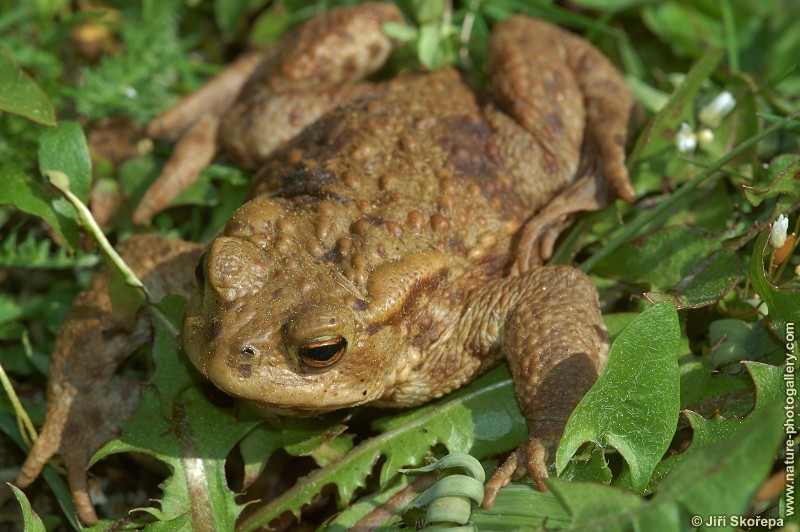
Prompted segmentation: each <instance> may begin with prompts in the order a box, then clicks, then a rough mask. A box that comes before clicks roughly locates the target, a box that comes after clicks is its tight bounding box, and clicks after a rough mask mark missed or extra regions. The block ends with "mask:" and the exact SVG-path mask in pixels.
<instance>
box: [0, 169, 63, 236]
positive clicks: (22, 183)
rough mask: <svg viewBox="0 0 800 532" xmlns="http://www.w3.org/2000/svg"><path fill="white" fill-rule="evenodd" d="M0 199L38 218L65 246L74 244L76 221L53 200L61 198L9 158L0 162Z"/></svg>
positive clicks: (56, 200)
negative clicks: (0, 185) (51, 193)
mask: <svg viewBox="0 0 800 532" xmlns="http://www.w3.org/2000/svg"><path fill="white" fill-rule="evenodd" d="M0 178H1V179H2V181H3V186H2V187H0V203H8V204H11V205H13V206H14V207H16V208H17V209H19V210H21V211H23V212H27V213H28V214H32V215H34V216H37V217H39V218H41V219H42V220H44V221H45V223H47V225H49V226H50V227H51V228H52V229H53V231H54V232H55V234H56V236H57V237H58V238H59V239H60V240H61V241H62V242H63V243H64V245H65V246H66V247H67V248H68V249H69V250H73V249H75V248H76V247H77V246H78V222H77V220H76V219H75V217H74V210H73V216H72V217H70V216H65V215H63V214H62V213H61V212H60V211H59V210H57V209H56V206H55V204H56V203H58V202H60V201H62V198H56V197H54V196H51V195H50V194H49V193H47V191H45V189H44V188H43V187H42V186H41V185H40V184H39V183H37V182H36V181H34V180H33V179H32V178H31V177H29V176H28V175H27V174H26V173H25V172H24V171H23V170H22V169H21V168H20V167H18V166H17V165H16V164H15V163H13V162H11V161H4V162H2V163H0Z"/></svg>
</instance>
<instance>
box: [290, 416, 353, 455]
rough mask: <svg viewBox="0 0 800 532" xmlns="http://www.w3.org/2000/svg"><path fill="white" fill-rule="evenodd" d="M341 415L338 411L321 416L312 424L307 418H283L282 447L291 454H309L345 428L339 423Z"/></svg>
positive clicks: (345, 427) (345, 428)
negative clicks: (327, 415)
mask: <svg viewBox="0 0 800 532" xmlns="http://www.w3.org/2000/svg"><path fill="white" fill-rule="evenodd" d="M341 417H342V416H341V414H340V413H335V415H334V416H329V417H325V416H321V417H320V418H319V419H316V420H315V423H313V424H310V423H308V420H307V419H298V418H290V417H287V418H284V419H283V423H282V427H281V428H282V430H281V438H282V440H283V448H284V449H285V450H286V452H287V453H289V454H290V455H292V456H308V455H310V454H311V453H313V452H314V451H316V450H317V449H318V448H319V447H321V446H322V445H324V444H325V443H327V442H329V441H331V440H333V439H334V438H336V437H337V436H338V435H340V434H341V433H342V432H344V431H345V430H347V426H345V425H342V424H341V423H340V420H341Z"/></svg>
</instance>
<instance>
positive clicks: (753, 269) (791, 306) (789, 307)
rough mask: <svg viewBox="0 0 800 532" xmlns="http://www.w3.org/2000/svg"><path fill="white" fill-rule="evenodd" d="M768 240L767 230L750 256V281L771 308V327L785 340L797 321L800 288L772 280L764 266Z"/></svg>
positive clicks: (768, 316) (768, 318) (768, 317)
mask: <svg viewBox="0 0 800 532" xmlns="http://www.w3.org/2000/svg"><path fill="white" fill-rule="evenodd" d="M768 240H769V234H768V233H767V232H763V233H761V234H760V235H758V238H757V239H756V243H755V246H754V248H753V254H752V256H751V257H750V282H751V283H752V284H753V289H754V290H755V291H756V292H757V293H758V295H759V296H761V299H763V300H764V302H765V303H766V304H767V307H768V308H769V314H768V315H767V318H766V319H767V323H769V327H770V329H772V332H774V333H775V335H776V336H778V338H781V339H782V340H783V341H784V342H785V341H786V337H787V335H788V327H789V324H790V323H796V322H797V309H798V308H800V290H796V289H794V288H789V287H784V288H781V287H778V286H775V285H773V284H772V283H771V282H770V280H769V278H768V277H767V273H766V270H765V267H764V262H765V260H766V255H767V246H769V243H768Z"/></svg>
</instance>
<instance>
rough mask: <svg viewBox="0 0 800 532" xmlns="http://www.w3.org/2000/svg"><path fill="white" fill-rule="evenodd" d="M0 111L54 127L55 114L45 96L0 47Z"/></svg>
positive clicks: (48, 99)
mask: <svg viewBox="0 0 800 532" xmlns="http://www.w3.org/2000/svg"><path fill="white" fill-rule="evenodd" d="M0 111H6V112H9V113H13V114H16V115H19V116H23V117H25V118H27V119H28V120H33V121H34V122H38V123H40V124H43V125H45V126H51V127H52V126H55V125H56V112H55V109H53V103H52V102H51V101H50V98H48V97H47V94H45V93H44V91H43V90H42V89H40V88H39V86H38V85H37V84H36V82H35V81H33V80H32V79H31V78H30V76H28V74H26V73H25V72H24V71H23V70H22V69H21V68H20V67H19V65H17V64H16V63H15V62H14V60H13V59H11V56H10V55H8V52H6V51H5V49H3V48H2V47H0Z"/></svg>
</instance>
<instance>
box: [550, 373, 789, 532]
mask: <svg viewBox="0 0 800 532" xmlns="http://www.w3.org/2000/svg"><path fill="white" fill-rule="evenodd" d="M754 366H755V365H754ZM760 372H761V370H756V371H755V372H753V377H754V379H760V378H761V375H760V376H759V377H756V373H760ZM764 372H766V373H770V372H772V370H771V369H765V370H764ZM768 379H769V380H774V379H773V377H772V376H769V377H768ZM782 417H783V416H782V409H781V401H780V398H778V400H774V398H773V399H769V400H767V399H765V400H764V401H763V408H762V409H760V410H759V411H758V413H756V412H754V413H753V414H751V415H750V416H748V418H749V419H748V420H747V421H743V422H742V423H741V424H739V425H737V426H733V425H732V426H731V427H729V428H732V429H735V430H733V431H728V430H726V431H725V434H724V435H719V436H715V437H714V440H715V443H713V444H711V445H707V446H704V447H702V448H700V449H699V450H698V451H697V452H695V453H693V454H690V455H687V456H685V459H684V461H682V462H681V463H680V465H679V466H678V467H676V468H675V470H674V471H672V473H670V474H669V476H668V477H667V478H666V479H665V480H664V481H663V482H662V484H661V486H660V489H659V490H658V492H657V493H656V494H655V496H653V497H652V498H651V499H650V500H649V501H647V500H645V499H642V498H640V497H637V496H635V495H633V494H630V493H628V492H626V491H623V490H621V489H619V488H617V487H610V486H604V485H602V484H590V483H584V482H566V481H563V480H559V479H548V480H547V485H548V487H549V488H550V490H551V491H552V492H553V494H554V495H555V496H556V497H557V498H558V500H559V501H560V502H561V503H562V504H563V505H564V507H565V508H567V510H568V511H569V512H570V516H571V519H572V520H571V523H570V526H571V527H572V528H575V529H581V530H676V531H677V530H685V529H686V526H687V523H688V515H687V514H689V515H696V516H700V517H701V519H702V520H703V522H705V521H706V520H707V518H708V517H709V516H712V515H717V516H720V515H727V516H732V515H746V512H747V508H748V506H749V504H750V502H751V501H752V498H753V496H754V494H755V492H756V490H757V489H758V487H759V486H760V484H761V482H762V481H763V480H764V479H765V478H766V476H767V475H768V474H769V471H770V469H771V467H772V464H773V458H774V455H775V452H776V451H777V449H778V445H779V444H780V442H781V440H782V436H783V430H782V427H781V420H782ZM718 438H721V439H718ZM693 445H694V443H693ZM721 528H723V529H728V530H730V529H731V528H730V527H727V528H726V527H721Z"/></svg>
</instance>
